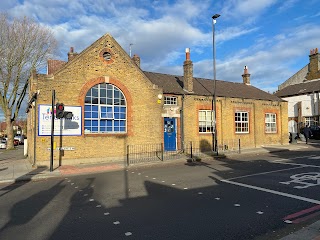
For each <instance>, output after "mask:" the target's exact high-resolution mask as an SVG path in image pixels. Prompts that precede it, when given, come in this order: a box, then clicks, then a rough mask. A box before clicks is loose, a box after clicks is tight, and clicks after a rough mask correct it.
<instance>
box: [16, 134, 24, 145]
mask: <svg viewBox="0 0 320 240" xmlns="http://www.w3.org/2000/svg"><path fill="white" fill-rule="evenodd" d="M14 139H15V140H18V141H19V144H21V145H22V144H24V136H23V135H16V136H14Z"/></svg>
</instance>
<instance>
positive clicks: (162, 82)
mask: <svg viewBox="0 0 320 240" xmlns="http://www.w3.org/2000/svg"><path fill="white" fill-rule="evenodd" d="M143 72H144V74H145V75H146V76H147V77H148V78H149V79H150V81H151V82H152V83H154V84H156V85H158V86H159V87H161V88H162V89H163V92H164V93H167V94H193V95H198V96H211V95H212V94H213V90H214V81H213V80H211V79H204V78H193V93H188V92H186V91H184V90H183V76H177V75H169V74H163V73H153V72H146V71H143ZM216 94H217V96H218V97H231V98H246V99H259V100H269V101H283V100H282V99H280V98H278V97H277V96H274V95H272V94H270V93H267V92H264V91H262V90H260V89H258V88H256V87H253V86H251V85H246V84H243V83H235V82H228V81H221V80H217V81H216Z"/></svg>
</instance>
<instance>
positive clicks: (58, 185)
mask: <svg viewBox="0 0 320 240" xmlns="http://www.w3.org/2000/svg"><path fill="white" fill-rule="evenodd" d="M319 153H320V151H319V150H317V149H315V150H313V151H308V152H306V151H297V152H292V151H291V152H279V153H273V154H265V155H250V156H245V157H244V156H240V157H237V158H235V157H234V159H221V160H219V161H212V160H211V161H206V162H202V163H194V164H186V163H176V164H169V165H167V166H165V167H159V166H157V167H156V166H153V165H149V166H135V167H130V168H129V169H127V170H124V171H117V172H107V173H100V174H91V175H81V176H75V177H70V178H66V179H51V180H47V181H40V182H26V183H20V184H11V185H1V186H0V189H1V190H0V214H1V218H0V239H2V240H5V239H59V240H61V239H139V240H140V239H180V240H181V239H237V240H241V239H246V240H247V239H280V238H281V237H283V236H285V235H287V234H289V233H291V232H293V231H296V230H298V229H301V228H303V227H304V226H306V225H309V224H311V223H313V222H315V221H318V220H320V217H319V216H320V211H319V210H320V207H319V206H320V205H319V204H320V191H319V189H320V186H319V185H318V182H319V184H320V171H319V168H320V157H318V156H319V155H320V154H319Z"/></svg>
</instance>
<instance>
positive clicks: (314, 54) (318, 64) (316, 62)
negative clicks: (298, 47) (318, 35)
mask: <svg viewBox="0 0 320 240" xmlns="http://www.w3.org/2000/svg"><path fill="white" fill-rule="evenodd" d="M306 78H307V80H312V79H318V78H320V55H319V53H318V48H315V49H311V50H310V55H309V66H308V73H307V76H306Z"/></svg>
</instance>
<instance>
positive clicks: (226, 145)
mask: <svg viewBox="0 0 320 240" xmlns="http://www.w3.org/2000/svg"><path fill="white" fill-rule="evenodd" d="M241 144H242V142H241V141H240V139H231V140H223V141H221V142H220V143H219V144H218V145H217V147H218V152H219V153H226V152H238V153H241ZM214 153H215V152H213V149H212V145H211V144H210V143H209V142H207V141H206V140H202V141H200V142H197V143H196V142H188V143H185V144H184V149H178V150H176V151H165V150H164V146H163V143H158V144H139V145H127V165H128V166H129V165H132V164H138V163H148V162H150V163H151V162H159V161H166V160H173V159H179V158H195V159H196V158H203V157H206V156H212V155H214Z"/></svg>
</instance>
